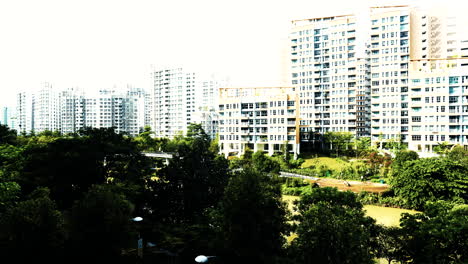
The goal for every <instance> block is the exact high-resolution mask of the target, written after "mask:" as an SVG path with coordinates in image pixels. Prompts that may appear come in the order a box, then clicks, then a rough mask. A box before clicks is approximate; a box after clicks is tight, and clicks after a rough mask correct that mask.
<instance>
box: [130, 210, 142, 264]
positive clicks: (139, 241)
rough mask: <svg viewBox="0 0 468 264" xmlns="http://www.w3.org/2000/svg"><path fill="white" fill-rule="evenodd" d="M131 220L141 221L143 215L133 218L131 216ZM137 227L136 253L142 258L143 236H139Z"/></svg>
mask: <svg viewBox="0 0 468 264" xmlns="http://www.w3.org/2000/svg"><path fill="white" fill-rule="evenodd" d="M132 221H133V222H137V223H138V222H141V221H143V217H140V216H137V217H135V218H132ZM137 229H138V241H137V245H138V247H137V253H138V256H139V257H140V258H143V238H141V236H140V230H139V228H137Z"/></svg>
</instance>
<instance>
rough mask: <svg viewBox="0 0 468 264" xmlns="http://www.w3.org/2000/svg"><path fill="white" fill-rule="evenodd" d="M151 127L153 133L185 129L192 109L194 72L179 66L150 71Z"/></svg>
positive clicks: (171, 133) (167, 134) (173, 133)
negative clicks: (151, 86)
mask: <svg viewBox="0 0 468 264" xmlns="http://www.w3.org/2000/svg"><path fill="white" fill-rule="evenodd" d="M152 78H153V85H154V86H153V89H152V91H151V92H152V98H151V99H152V103H153V105H152V107H153V110H152V122H153V125H152V128H153V131H154V132H155V135H156V137H174V136H176V135H178V134H179V133H184V134H185V133H186V132H187V127H188V126H189V125H190V123H192V115H193V113H194V112H195V90H196V86H197V85H196V82H197V81H198V79H197V76H196V74H195V73H194V72H188V71H185V70H184V69H182V68H170V69H163V70H154V71H153V72H152Z"/></svg>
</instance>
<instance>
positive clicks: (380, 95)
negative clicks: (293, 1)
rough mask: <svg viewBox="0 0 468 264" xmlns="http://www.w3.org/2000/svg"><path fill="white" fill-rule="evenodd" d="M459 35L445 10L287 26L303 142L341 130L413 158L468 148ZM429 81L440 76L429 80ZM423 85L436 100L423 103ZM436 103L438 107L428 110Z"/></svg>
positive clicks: (372, 13)
mask: <svg viewBox="0 0 468 264" xmlns="http://www.w3.org/2000/svg"><path fill="white" fill-rule="evenodd" d="M461 29H462V25H457V21H456V19H455V18H453V17H450V15H449V14H448V13H446V12H445V11H444V10H443V9H437V10H436V9H424V8H417V7H411V6H405V5H403V6H380V7H371V8H370V9H369V14H364V15H362V14H361V16H360V17H358V16H356V15H337V16H331V17H319V18H311V19H304V20H296V21H293V28H292V30H291V33H290V41H291V44H290V46H291V50H290V51H291V74H292V75H291V77H292V85H293V86H294V87H295V89H296V91H297V92H298V94H299V98H300V105H301V107H300V113H301V114H300V118H301V121H300V123H301V132H302V133H301V134H302V135H301V141H302V142H304V143H307V142H309V143H310V142H312V143H313V142H315V141H318V140H321V137H320V136H318V137H317V133H318V134H323V133H325V132H328V131H336V132H341V131H343V132H351V133H353V134H354V135H355V136H357V137H361V136H371V140H372V142H374V143H376V142H380V141H389V140H397V141H402V142H404V143H406V144H408V146H409V148H410V149H412V150H416V151H427V152H431V151H432V147H433V146H435V145H437V142H442V141H447V142H449V143H450V144H462V145H465V146H466V145H467V144H468V131H467V129H468V126H466V125H468V123H464V122H463V120H468V116H466V112H463V110H462V109H466V107H468V106H466V104H467V101H468V100H467V99H468V97H467V96H468V94H466V91H467V89H465V87H467V86H463V84H466V82H465V81H464V80H465V79H466V78H465V77H466V76H468V56H467V53H468V41H466V40H464V39H463V38H462V34H460V33H461ZM430 76H438V77H435V78H436V79H435V80H436V81H434V82H433V79H432V77H431V78H430V80H429V81H427V77H430ZM454 80H460V81H459V82H458V83H455V81H454ZM421 81H422V82H425V84H427V86H425V85H422V86H421ZM435 83H437V84H435ZM413 84H415V85H416V84H420V85H419V86H415V85H413ZM429 86H436V87H437V88H436V91H437V93H438V94H437V95H439V96H436V97H432V96H431V97H429V95H434V87H429ZM433 98H435V100H436V101H432V100H433ZM434 103H437V104H440V106H437V107H436V109H434V110H431V109H433V107H434V106H433V105H431V104H434ZM442 104H443V105H442ZM439 107H440V108H439ZM442 107H443V108H442ZM448 108H450V109H451V112H450V113H449V114H450V115H448V114H447V113H446V112H445V109H448ZM428 109H429V110H428ZM441 109H444V112H441ZM430 111H432V112H430ZM457 120H460V121H457ZM426 122H427V123H428V125H426ZM429 123H430V124H429ZM465 124H466V125H465ZM435 129H438V130H437V131H435ZM421 132H424V133H421ZM436 133H438V134H437V135H435V134H436ZM429 134H430V135H429ZM314 135H315V136H314Z"/></svg>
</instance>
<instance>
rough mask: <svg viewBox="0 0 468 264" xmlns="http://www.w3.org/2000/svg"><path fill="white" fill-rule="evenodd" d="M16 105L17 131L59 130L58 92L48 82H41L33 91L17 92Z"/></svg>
mask: <svg viewBox="0 0 468 264" xmlns="http://www.w3.org/2000/svg"><path fill="white" fill-rule="evenodd" d="M16 107H17V108H16V112H17V127H16V130H17V132H18V133H29V132H31V131H36V132H41V131H45V130H50V131H56V130H60V127H61V123H60V117H59V108H60V100H59V94H58V93H57V91H56V90H55V89H53V88H52V85H51V84H50V83H47V82H45V83H43V84H41V87H40V88H39V89H38V90H37V91H36V92H35V93H31V92H20V93H18V95H17V106H16Z"/></svg>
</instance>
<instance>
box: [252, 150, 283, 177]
mask: <svg viewBox="0 0 468 264" xmlns="http://www.w3.org/2000/svg"><path fill="white" fill-rule="evenodd" d="M252 168H253V169H254V170H256V171H258V172H260V173H275V174H278V173H279V171H280V165H279V163H278V162H276V161H275V160H274V159H272V158H270V157H269V156H267V155H266V154H265V153H264V152H263V151H257V152H255V153H254V154H253V155H252Z"/></svg>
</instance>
